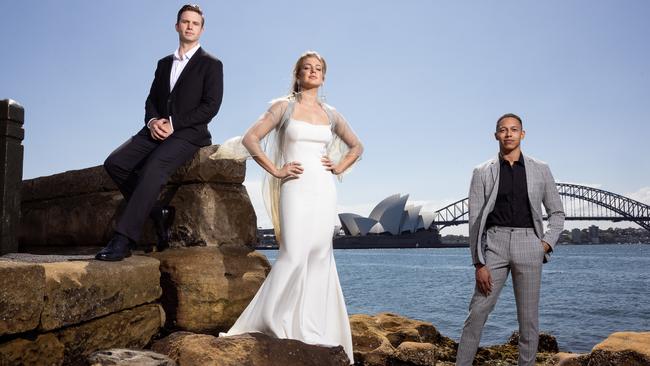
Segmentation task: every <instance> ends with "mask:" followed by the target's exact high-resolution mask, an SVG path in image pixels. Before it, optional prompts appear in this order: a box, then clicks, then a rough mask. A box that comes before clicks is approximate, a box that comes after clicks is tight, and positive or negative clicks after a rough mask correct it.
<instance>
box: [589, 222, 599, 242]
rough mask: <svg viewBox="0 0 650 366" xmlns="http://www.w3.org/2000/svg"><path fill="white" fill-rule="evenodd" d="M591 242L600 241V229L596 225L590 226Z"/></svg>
mask: <svg viewBox="0 0 650 366" xmlns="http://www.w3.org/2000/svg"><path fill="white" fill-rule="evenodd" d="M589 242H590V243H592V244H599V243H600V229H599V228H598V226H596V225H591V226H589Z"/></svg>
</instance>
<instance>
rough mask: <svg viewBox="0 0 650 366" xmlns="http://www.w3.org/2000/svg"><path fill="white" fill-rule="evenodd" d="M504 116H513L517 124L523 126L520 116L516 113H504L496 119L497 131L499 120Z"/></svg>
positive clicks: (504, 117)
mask: <svg viewBox="0 0 650 366" xmlns="http://www.w3.org/2000/svg"><path fill="white" fill-rule="evenodd" d="M506 118H514V119H516V120H517V121H519V125H520V126H521V127H522V128H523V127H524V123H523V122H521V118H520V117H519V116H518V115H516V114H514V113H506V114H504V115H503V116H501V117H499V119H498V120H497V131H498V130H499V122H501V121H503V120H504V119H506Z"/></svg>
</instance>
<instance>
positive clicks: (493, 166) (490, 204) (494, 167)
mask: <svg viewBox="0 0 650 366" xmlns="http://www.w3.org/2000/svg"><path fill="white" fill-rule="evenodd" d="M500 170H501V164H500V163H499V157H498V156H497V157H496V159H494V160H492V162H491V163H490V176H491V177H492V187H491V190H490V193H489V196H488V199H487V206H486V208H487V212H486V213H485V217H487V214H488V213H490V212H491V211H492V209H493V208H494V202H496V199H497V192H498V191H499V172H500Z"/></svg>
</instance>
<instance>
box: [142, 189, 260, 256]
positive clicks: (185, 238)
mask: <svg viewBox="0 0 650 366" xmlns="http://www.w3.org/2000/svg"><path fill="white" fill-rule="evenodd" d="M170 205H172V206H174V207H175V208H176V218H175V220H174V224H173V226H172V229H171V238H170V245H171V246H172V247H186V246H218V245H223V244H238V245H249V246H251V247H253V246H254V244H255V243H256V242H257V232H256V227H257V217H256V216H255V210H254V209H253V205H252V204H251V201H250V198H249V197H248V193H247V192H246V187H244V186H242V185H229V184H215V183H199V184H187V185H182V186H180V187H179V188H178V190H177V191H175V192H174V194H173V199H172V200H171V202H170ZM144 242H149V243H153V242H155V236H154V232H153V230H148V231H146V235H145V237H144Z"/></svg>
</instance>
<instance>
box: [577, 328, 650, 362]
mask: <svg viewBox="0 0 650 366" xmlns="http://www.w3.org/2000/svg"><path fill="white" fill-rule="evenodd" d="M589 365H621V366H627V365H650V332H617V333H612V334H611V335H610V336H609V337H607V339H605V340H604V341H603V342H601V343H599V344H597V345H596V346H594V348H593V349H592V350H591V354H590V356H589Z"/></svg>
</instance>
